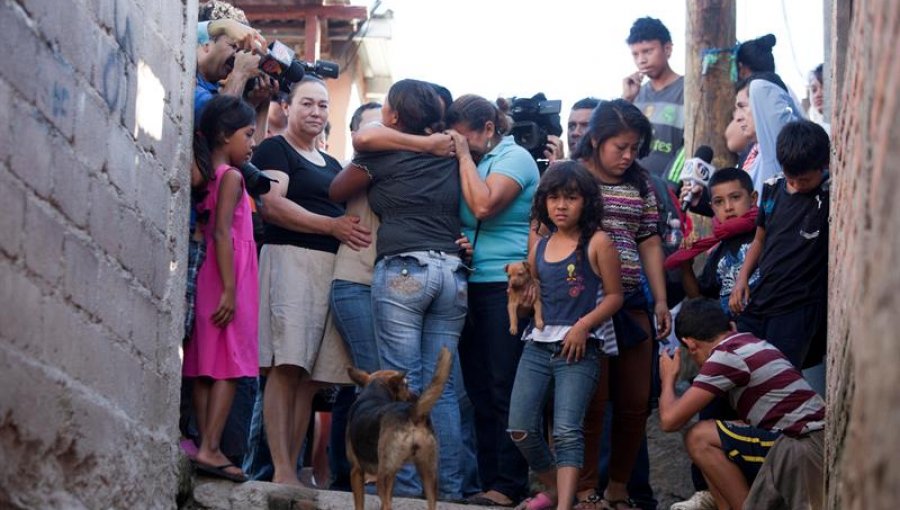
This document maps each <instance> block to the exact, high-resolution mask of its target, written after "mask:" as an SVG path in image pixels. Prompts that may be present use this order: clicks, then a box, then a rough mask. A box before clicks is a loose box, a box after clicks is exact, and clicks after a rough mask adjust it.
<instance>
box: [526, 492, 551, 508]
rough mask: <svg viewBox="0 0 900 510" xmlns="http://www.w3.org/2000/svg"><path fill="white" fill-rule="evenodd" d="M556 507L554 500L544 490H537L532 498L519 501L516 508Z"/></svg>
mask: <svg viewBox="0 0 900 510" xmlns="http://www.w3.org/2000/svg"><path fill="white" fill-rule="evenodd" d="M555 507H556V502H555V501H553V498H551V497H550V495H548V494H547V493H546V492H538V493H537V494H535V495H534V497H532V498H528V499H526V500H525V501H523V502H521V503H519V506H517V507H516V510H550V509H552V508H555Z"/></svg>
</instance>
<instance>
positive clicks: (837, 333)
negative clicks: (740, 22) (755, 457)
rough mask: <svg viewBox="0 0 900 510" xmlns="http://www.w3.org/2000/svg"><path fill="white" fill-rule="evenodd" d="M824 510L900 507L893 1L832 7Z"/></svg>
mask: <svg viewBox="0 0 900 510" xmlns="http://www.w3.org/2000/svg"><path fill="white" fill-rule="evenodd" d="M831 13H832V16H833V25H832V37H831V44H832V47H831V54H832V57H833V59H832V62H834V63H835V64H836V69H835V71H836V72H835V73H834V77H835V83H834V87H833V88H832V91H833V94H835V95H834V96H833V98H832V99H833V101H831V102H830V103H831V104H832V105H834V121H833V124H832V131H833V143H834V154H833V156H832V169H833V173H834V180H833V183H834V186H833V188H832V190H833V191H832V223H831V233H830V235H831V250H830V253H829V256H830V260H829V264H830V268H831V271H830V278H831V279H830V281H829V289H830V290H829V292H830V295H829V299H830V307H829V308H830V309H829V338H828V349H829V360H828V371H829V373H828V385H829V389H828V429H827V445H826V450H827V451H826V454H827V458H826V468H827V470H828V473H827V476H826V480H827V490H828V508H835V509H863V508H864V509H867V510H870V509H871V510H876V509H877V510H881V509H892V508H897V507H898V506H900V463H898V462H897V460H896V452H898V451H900V436H898V435H897V430H898V426H900V405H898V404H900V389H898V388H900V370H898V366H897V364H898V361H900V341H898V339H900V333H898V326H900V319H898V317H900V299H898V297H897V293H898V290H900V269H898V261H900V214H898V209H897V198H898V196H900V172H898V171H897V162H898V161H900V99H898V98H900V68H898V66H897V34H898V33H900V2H897V1H895V0H857V1H854V2H837V1H835V2H833V3H832V6H831Z"/></svg>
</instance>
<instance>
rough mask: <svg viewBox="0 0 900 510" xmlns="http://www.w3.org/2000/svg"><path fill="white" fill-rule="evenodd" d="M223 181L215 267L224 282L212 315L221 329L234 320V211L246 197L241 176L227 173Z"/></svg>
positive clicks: (219, 195) (231, 172)
mask: <svg viewBox="0 0 900 510" xmlns="http://www.w3.org/2000/svg"><path fill="white" fill-rule="evenodd" d="M220 179H221V180H220V182H219V193H218V200H217V201H216V230H215V232H214V233H213V239H214V240H215V244H216V264H217V265H218V266H219V277H220V278H221V279H222V296H221V297H220V298H219V306H218V307H217V308H216V311H215V312H213V315H212V321H213V324H215V325H216V326H219V327H220V328H222V327H225V325H226V324H228V323H229V322H231V319H233V318H234V309H235V281H234V242H233V240H232V238H231V224H232V221H233V220H234V210H235V208H236V207H237V204H238V201H239V200H240V199H241V198H242V197H243V193H241V191H242V184H241V174H240V173H239V172H238V171H237V170H234V169H232V170H228V171H227V172H225V173H224V174H222V177H220Z"/></svg>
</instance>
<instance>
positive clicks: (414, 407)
mask: <svg viewBox="0 0 900 510" xmlns="http://www.w3.org/2000/svg"><path fill="white" fill-rule="evenodd" d="M452 362H453V358H452V356H451V355H450V351H449V350H448V349H447V348H446V347H444V348H443V349H441V353H440V355H439V357H438V362H437V367H436V369H435V372H434V377H433V378H432V379H431V383H430V384H429V385H428V387H427V388H425V391H423V392H422V396H421V397H417V396H416V395H415V394H414V393H412V392H411V391H410V390H409V387H408V386H407V385H406V380H405V377H404V374H403V372H398V371H396V370H379V371H377V372H374V373H372V374H367V373H365V372H363V371H362V370H358V369H356V368H353V367H350V368H348V369H347V373H348V374H349V375H350V379H352V380H353V382H355V383H356V384H357V385H359V386H361V387H362V388H363V390H362V391H361V392H360V394H359V397H358V398H357V399H356V402H355V403H354V404H353V406H352V407H351V408H350V415H349V416H348V418H347V459H348V460H349V461H350V465H351V466H352V467H351V470H350V485H351V486H352V487H353V506H354V508H355V509H356V510H363V508H364V506H365V487H364V486H365V480H364V477H365V475H367V474H369V475H375V476H376V482H375V484H376V487H377V488H378V496H379V497H380V498H381V508H382V509H383V510H390V509H391V493H392V492H393V489H394V478H395V477H396V475H397V471H398V470H400V467H401V466H403V464H404V463H406V462H409V461H411V462H413V464H415V466H416V470H418V472H419V477H420V478H421V479H422V486H423V488H424V489H425V498H426V499H427V501H428V510H434V509H435V508H436V504H437V486H438V477H437V462H438V449H437V440H436V439H435V437H434V428H432V425H431V419H430V418H429V413H430V412H431V408H432V407H434V405H435V403H437V400H438V397H440V396H441V392H443V391H444V384H445V383H446V382H447V378H448V377H450V365H451V364H452Z"/></svg>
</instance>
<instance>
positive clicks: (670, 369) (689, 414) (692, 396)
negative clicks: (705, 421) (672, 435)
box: [659, 349, 715, 432]
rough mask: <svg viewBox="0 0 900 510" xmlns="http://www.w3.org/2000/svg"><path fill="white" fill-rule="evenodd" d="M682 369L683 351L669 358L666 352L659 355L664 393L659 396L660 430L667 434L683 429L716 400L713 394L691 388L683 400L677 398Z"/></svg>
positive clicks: (676, 352)
mask: <svg viewBox="0 0 900 510" xmlns="http://www.w3.org/2000/svg"><path fill="white" fill-rule="evenodd" d="M680 369H681V350H680V349H678V350H676V351H675V355H674V356H673V357H671V358H670V357H669V355H668V354H666V353H665V351H663V352H660V354H659V378H660V380H661V382H662V391H661V393H660V395H659V421H660V428H661V429H662V430H664V431H666V432H675V431H676V430H679V429H681V428H682V427H684V425H685V424H686V423H687V422H688V421H690V419H691V418H693V416H694V415H695V414H697V413H699V412H700V410H701V409H703V408H704V407H706V406H707V405H708V404H709V403H710V402H712V401H713V399H715V395H713V394H712V393H710V392H708V391H706V390H703V389H700V388H696V387H693V386H691V387H690V388H688V390H687V391H686V392H684V395H682V396H681V398H678V397H676V396H675V381H676V380H677V379H678V372H679V371H680Z"/></svg>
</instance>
